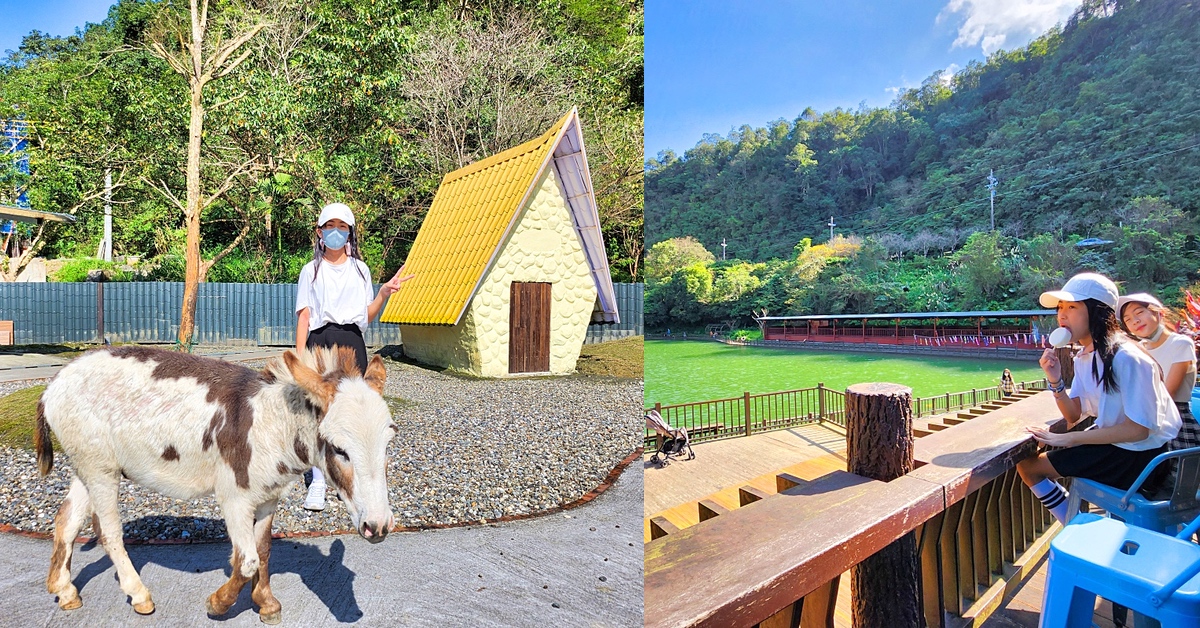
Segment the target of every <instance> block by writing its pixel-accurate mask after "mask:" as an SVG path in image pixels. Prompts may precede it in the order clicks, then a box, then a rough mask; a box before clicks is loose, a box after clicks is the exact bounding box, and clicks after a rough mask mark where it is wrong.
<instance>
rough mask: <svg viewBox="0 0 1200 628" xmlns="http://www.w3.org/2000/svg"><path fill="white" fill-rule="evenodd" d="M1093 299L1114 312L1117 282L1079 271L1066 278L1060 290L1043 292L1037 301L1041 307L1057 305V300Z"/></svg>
mask: <svg viewBox="0 0 1200 628" xmlns="http://www.w3.org/2000/svg"><path fill="white" fill-rule="evenodd" d="M1084 299H1095V300H1097V301H1099V302H1101V303H1103V304H1105V305H1107V306H1108V307H1111V308H1112V309H1113V311H1114V312H1115V311H1116V309H1117V284H1115V283H1113V282H1112V280H1111V279H1109V278H1108V277H1105V276H1104V275H1100V274H1097V273H1079V274H1078V275H1075V276H1074V277H1071V278H1070V279H1069V280H1067V283H1066V285H1064V286H1063V287H1062V290H1051V291H1049V292H1043V293H1042V296H1041V297H1040V298H1039V299H1038V302H1039V303H1041V304H1042V307H1058V302H1059V301H1083V300H1084Z"/></svg>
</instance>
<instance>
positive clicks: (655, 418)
mask: <svg viewBox="0 0 1200 628" xmlns="http://www.w3.org/2000/svg"><path fill="white" fill-rule="evenodd" d="M646 427H648V428H650V429H652V430H654V431H655V432H657V433H658V434H659V435H660V436H662V437H663V441H662V446H661V447H659V448H658V451H657V452H655V453H654V455H653V456H650V462H653V463H654V464H656V465H658V468H660V469H661V468H663V467H665V466H667V465H669V464H671V458H673V457H675V456H682V455H683V450H684V449H686V450H687V460H692V459H694V458H695V457H696V453H695V452H693V451H692V440H691V439H690V438H688V433H687V429H685V428H682V427H681V428H679V429H672V428H671V425H670V424H669V423H667V420H666V419H664V418H662V415H661V414H659V413H658V412H657V411H655V410H651V411H650V414H647V415H646ZM659 456H662V457H661V458H660V457H659Z"/></svg>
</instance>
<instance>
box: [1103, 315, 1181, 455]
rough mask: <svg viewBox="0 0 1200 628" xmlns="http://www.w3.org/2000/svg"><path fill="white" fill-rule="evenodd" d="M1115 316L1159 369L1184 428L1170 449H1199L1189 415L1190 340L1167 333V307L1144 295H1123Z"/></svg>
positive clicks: (1172, 442) (1179, 335)
mask: <svg viewBox="0 0 1200 628" xmlns="http://www.w3.org/2000/svg"><path fill="white" fill-rule="evenodd" d="M1117 307H1118V310H1117V313H1118V314H1119V315H1120V316H1121V323H1122V324H1123V325H1124V326H1125V331H1128V332H1129V333H1130V334H1133V335H1134V336H1136V337H1137V338H1138V339H1139V340H1141V344H1142V348H1143V349H1145V350H1146V352H1147V353H1149V354H1150V357H1152V358H1154V361H1155V362H1157V363H1158V365H1159V367H1161V368H1162V376H1163V380H1164V382H1165V383H1166V385H1167V392H1169V393H1171V398H1172V399H1174V400H1175V407H1176V408H1177V409H1178V410H1179V418H1180V419H1181V420H1182V422H1183V427H1181V428H1180V430H1179V435H1178V436H1176V437H1175V439H1174V440H1172V441H1171V444H1170V448H1171V449H1172V450H1175V449H1188V448H1190V447H1200V425H1198V424H1197V423H1196V418H1195V417H1193V416H1192V409H1191V401H1192V387H1193V386H1195V384H1196V350H1195V346H1194V345H1193V344H1192V340H1191V338H1188V337H1187V336H1184V335H1183V334H1176V333H1173V332H1170V331H1167V327H1166V325H1165V324H1164V314H1165V313H1166V308H1165V307H1163V304H1162V303H1161V302H1160V301H1159V300H1158V299H1156V298H1154V297H1153V296H1151V295H1149V294H1146V293H1145V292H1139V293H1137V294H1130V295H1127V296H1123V297H1121V298H1120V300H1119V301H1118V302H1117Z"/></svg>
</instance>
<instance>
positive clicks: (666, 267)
mask: <svg viewBox="0 0 1200 628" xmlns="http://www.w3.org/2000/svg"><path fill="white" fill-rule="evenodd" d="M715 259H716V258H715V257H714V256H713V254H712V253H709V252H708V249H706V248H704V245H703V244H700V241H699V240H697V239H696V238H693V237H691V236H687V237H682V238H671V239H670V240H664V241H662V242H659V243H658V244H655V245H654V246H652V247H650V253H649V254H648V255H647V256H646V277H647V279H648V280H649V281H651V282H654V281H659V280H663V279H666V278H667V277H670V276H671V275H674V274H675V273H676V271H679V270H681V269H683V268H686V267H688V266H691V265H693V264H696V263H701V264H710V263H712V262H713V261H714V260H715Z"/></svg>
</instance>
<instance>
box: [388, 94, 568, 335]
mask: <svg viewBox="0 0 1200 628" xmlns="http://www.w3.org/2000/svg"><path fill="white" fill-rule="evenodd" d="M572 113H573V112H572ZM572 113H568V114H567V115H565V116H563V117H562V119H560V120H559V121H558V122H557V123H555V124H554V126H553V127H551V128H550V130H549V131H546V133H545V134H543V135H542V136H541V137H538V138H537V139H534V140H530V141H528V142H525V143H524V144H521V145H519V146H515V147H513V148H510V149H508V150H506V151H504V152H501V153H497V154H495V155H492V156H491V157H488V158H486V159H481V160H480V161H477V162H475V163H473V164H471V165H469V166H466V167H464V168H460V169H458V170H455V171H454V172H451V173H450V174H447V175H446V176H445V177H444V178H443V179H442V184H441V186H439V187H438V191H437V195H436V196H435V197H434V199H433V205H431V206H430V208H429V213H428V214H426V216H425V221H424V222H423V223H422V224H421V230H420V231H419V232H418V233H417V240H416V241H415V242H413V246H412V250H411V251H409V253H408V259H407V260H406V261H405V265H406V268H405V272H406V273H412V274H413V275H416V277H414V278H413V279H411V280H410V281H407V282H405V283H404V284H403V285H402V286H401V287H400V290H399V291H398V292H396V293H395V294H393V295H392V297H391V299H389V300H388V303H387V306H386V307H384V310H383V315H382V316H381V317H380V320H381V321H383V322H385V323H405V324H412V325H454V324H456V323H457V322H458V319H459V317H460V316H461V315H462V313H463V311H464V310H465V309H466V307H467V303H468V301H469V300H470V298H471V295H472V294H473V293H474V292H475V286H476V285H478V283H479V281H480V279H481V278H482V277H483V274H484V272H485V271H486V270H487V267H488V265H489V263H490V262H491V260H492V258H493V256H494V255H495V253H496V250H497V248H498V247H499V246H500V244H501V241H502V240H503V239H504V235H505V233H506V232H507V231H508V228H509V225H511V224H512V222H513V219H514V218H515V217H516V214H517V211H518V210H519V209H520V207H521V202H522V200H523V199H524V198H525V195H526V193H527V192H528V191H529V190H530V188H531V187H532V186H533V185H534V183H536V182H537V176H538V175H539V174H540V173H541V171H542V167H543V166H544V165H545V164H546V163H547V161H548V160H549V157H550V152H551V151H552V150H553V149H554V145H555V139H556V138H557V137H558V136H559V134H560V133H561V132H562V130H563V127H564V125H565V124H566V123H567V121H568V120H569V119H570V118H571V115H572Z"/></svg>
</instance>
